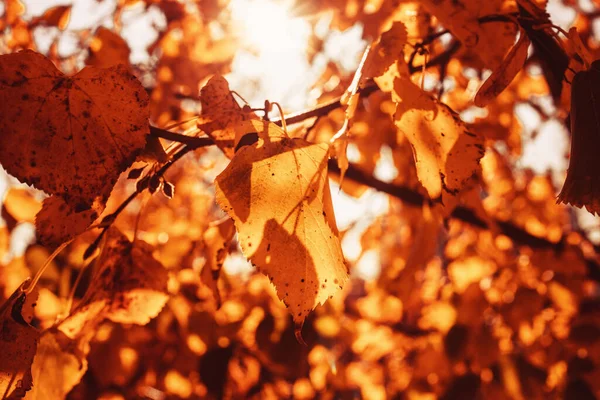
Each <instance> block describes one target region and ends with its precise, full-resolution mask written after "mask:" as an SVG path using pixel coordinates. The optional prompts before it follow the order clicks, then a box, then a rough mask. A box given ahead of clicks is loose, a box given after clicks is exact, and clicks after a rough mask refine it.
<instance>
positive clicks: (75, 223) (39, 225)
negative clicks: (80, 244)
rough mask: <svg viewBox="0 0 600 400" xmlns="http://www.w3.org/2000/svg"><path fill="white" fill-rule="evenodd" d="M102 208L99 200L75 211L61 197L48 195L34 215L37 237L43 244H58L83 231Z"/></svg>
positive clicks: (102, 205)
mask: <svg viewBox="0 0 600 400" xmlns="http://www.w3.org/2000/svg"><path fill="white" fill-rule="evenodd" d="M103 210H104V203H103V202H100V201H96V202H94V204H93V205H92V207H91V208H89V209H85V210H83V211H80V212H77V211H75V210H74V209H73V208H72V207H71V206H70V205H69V204H67V203H65V201H64V200H63V199H62V197H58V196H51V197H48V198H47V199H45V200H44V202H43V203H42V209H41V210H40V212H39V213H38V214H37V215H36V217H35V230H36V234H37V239H38V241H39V242H40V243H43V244H44V245H47V246H54V247H55V246H58V245H60V244H61V243H64V242H66V241H68V240H71V239H73V238H74V237H76V236H77V235H79V234H80V233H83V232H85V230H86V229H87V228H88V227H89V226H90V225H91V224H92V222H94V221H95V220H96V218H98V216H99V215H100V214H101V213H102V211H103Z"/></svg>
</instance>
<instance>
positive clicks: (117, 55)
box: [85, 26, 131, 68]
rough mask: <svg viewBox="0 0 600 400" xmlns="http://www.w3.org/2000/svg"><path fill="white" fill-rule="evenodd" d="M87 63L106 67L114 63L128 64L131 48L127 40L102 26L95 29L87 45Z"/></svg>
mask: <svg viewBox="0 0 600 400" xmlns="http://www.w3.org/2000/svg"><path fill="white" fill-rule="evenodd" d="M88 51H89V55H88V58H87V59H86V60H85V63H86V64H87V65H93V66H94V67H98V68H108V67H112V66H114V65H118V64H123V65H129V55H130V54H131V50H130V49H129V45H128V44H127V42H126V41H125V40H124V39H123V38H122V37H121V36H119V35H118V34H117V33H115V32H113V31H111V30H110V29H107V28H105V27H103V26H101V27H99V28H98V30H96V34H95V35H94V36H93V37H92V39H91V41H90V45H89V49H88Z"/></svg>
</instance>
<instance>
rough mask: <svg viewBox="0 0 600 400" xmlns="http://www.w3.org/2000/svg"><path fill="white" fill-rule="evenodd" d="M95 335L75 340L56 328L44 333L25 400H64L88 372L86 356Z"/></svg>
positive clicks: (36, 354)
mask: <svg viewBox="0 0 600 400" xmlns="http://www.w3.org/2000/svg"><path fill="white" fill-rule="evenodd" d="M93 333H94V331H91V332H88V335H87V337H86V338H82V339H80V340H77V341H74V340H71V339H69V338H68V337H67V336H65V335H64V334H63V333H62V332H60V331H58V330H57V329H55V328H53V329H50V330H48V331H46V332H44V334H43V335H42V337H41V338H40V341H39V345H38V348H37V352H36V353H35V357H34V358H33V365H32V366H31V374H32V376H33V382H34V384H33V388H32V389H31V390H30V391H29V392H27V395H26V396H25V400H63V399H65V398H66V396H67V394H68V393H69V392H70V391H71V389H73V387H75V385H77V384H78V383H79V382H80V381H81V378H82V377H83V375H84V374H85V373H86V371H87V364H88V363H87V360H86V358H85V357H86V356H87V353H88V352H89V341H90V339H91V337H92V335H93Z"/></svg>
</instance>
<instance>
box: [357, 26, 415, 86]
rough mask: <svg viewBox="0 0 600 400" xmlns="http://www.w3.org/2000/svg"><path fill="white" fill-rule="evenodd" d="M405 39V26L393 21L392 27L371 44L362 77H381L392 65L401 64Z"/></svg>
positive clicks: (406, 37)
mask: <svg viewBox="0 0 600 400" xmlns="http://www.w3.org/2000/svg"><path fill="white" fill-rule="evenodd" d="M407 39H408V34H407V32H406V26H405V25H404V24H403V23H402V22H400V21H394V23H393V24H392V27H391V28H390V29H389V30H387V31H386V32H384V33H382V34H381V37H380V38H379V39H378V40H377V41H376V42H375V43H374V44H373V47H372V48H371V51H370V52H369V55H368V58H367V61H366V62H365V69H364V76H365V77H378V76H381V75H383V74H384V73H385V72H386V71H387V70H388V69H389V68H390V66H391V65H392V64H394V63H396V62H403V61H404V46H405V45H406V40H407Z"/></svg>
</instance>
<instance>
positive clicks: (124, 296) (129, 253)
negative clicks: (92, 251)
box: [59, 228, 168, 338]
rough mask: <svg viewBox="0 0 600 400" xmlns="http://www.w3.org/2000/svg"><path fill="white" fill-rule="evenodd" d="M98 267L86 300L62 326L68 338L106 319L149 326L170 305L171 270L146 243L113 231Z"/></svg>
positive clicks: (60, 327) (107, 238)
mask: <svg viewBox="0 0 600 400" xmlns="http://www.w3.org/2000/svg"><path fill="white" fill-rule="evenodd" d="M96 263H97V264H96V265H97V266H98V269H97V270H96V271H95V274H94V278H93V279H92V283H91V286H90V287H89V288H88V290H87V292H86V294H85V297H84V298H83V299H82V300H81V303H79V305H78V306H77V308H76V309H75V310H74V312H73V313H72V314H71V315H70V316H69V317H68V318H67V319H66V320H64V321H63V322H62V323H61V324H60V326H59V329H60V330H61V331H62V332H64V333H65V334H66V335H67V336H68V337H70V338H77V337H78V336H80V335H81V334H84V333H85V332H86V331H89V330H90V329H94V328H95V327H96V326H97V324H98V323H99V322H101V321H103V320H104V319H105V318H108V319H110V320H111V321H114V322H120V323H127V324H138V325H145V324H147V323H148V322H149V321H150V319H151V318H154V317H156V316H157V315H158V313H159V312H160V310H161V309H162V308H163V306H164V305H165V303H166V302H167V300H168V295H167V278H168V274H167V270H166V269H165V268H164V267H163V266H162V265H161V264H160V263H159V262H158V261H156V260H155V259H154V258H153V257H152V253H151V251H150V249H149V248H148V247H147V245H146V244H145V243H143V242H135V243H131V242H130V241H129V240H128V239H127V238H126V237H125V236H124V235H123V234H122V233H121V232H119V231H118V230H117V229H116V228H111V229H110V230H109V231H108V233H107V237H106V244H105V247H104V249H103V251H102V254H101V255H100V257H99V258H98V260H97V261H96Z"/></svg>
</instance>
